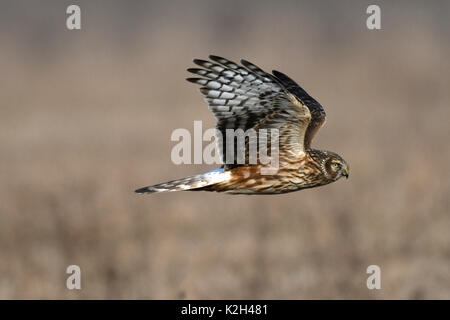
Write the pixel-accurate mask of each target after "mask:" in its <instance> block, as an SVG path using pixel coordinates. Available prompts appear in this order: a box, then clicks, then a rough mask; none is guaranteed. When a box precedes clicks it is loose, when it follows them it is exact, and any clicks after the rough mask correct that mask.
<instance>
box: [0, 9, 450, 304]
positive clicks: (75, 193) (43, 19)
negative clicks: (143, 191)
mask: <svg viewBox="0 0 450 320" xmlns="http://www.w3.org/2000/svg"><path fill="white" fill-rule="evenodd" d="M70 4H77V5H79V6H80V7H81V30H74V31H69V30H67V28H66V18H67V16H68V15H67V14H66V8H67V6H68V5H70ZM370 4H372V1H339V2H338V1H297V0H296V1H232V0H228V1H206V0H205V1H133V2H125V1H60V0H58V1H56V0H55V1H39V2H37V1H36V2H30V1H12V0H11V1H9V0H7V1H2V2H1V3H0V44H1V50H0V65H1V69H0V70H1V77H0V181H1V183H0V298H3V299H5V298H17V299H30V298H31V299H41V298H43V299H50V298H63V299H81V298H84V299H103V298H106V299H112V298H117V299H128V298H136V299H184V298H186V299H198V298H202V299H242V298H250V299H260V298H264V299H314V298H319V299H322V298H327V299H337V298H344V299H347V298H354V299H387V298H393V299H400V298H405V299H431V298H436V299H449V298H450V275H449V270H450V268H449V267H450V246H449V244H450V233H449V230H450V210H449V206H450V197H449V193H450V170H449V159H450V148H449V136H450V129H449V120H448V119H449V117H450V109H449V105H450V90H449V84H450V60H449V56H450V50H449V49H450V40H449V39H450V36H449V31H450V19H449V16H450V3H449V2H448V1H395V2H394V1H376V4H378V5H379V6H380V7H381V26H382V30H379V31H371V30H368V29H367V27H366V19H367V17H368V14H366V9H367V7H368V6H369V5H370ZM208 54H216V55H221V56H224V57H227V58H229V59H231V60H235V61H239V59H240V58H244V59H247V60H250V61H252V62H254V63H255V64H257V65H258V66H260V67H261V68H263V69H265V70H267V71H271V70H272V69H277V70H280V71H282V72H284V73H286V74H288V75H289V76H291V77H292V78H293V79H295V80H296V81H297V82H298V83H299V84H300V85H302V86H303V87H304V88H305V89H306V90H307V91H308V92H309V93H310V94H311V95H312V96H313V97H315V98H316V99H317V100H318V101H319V102H321V104H322V105H323V106H324V107H325V109H326V112H327V123H326V125H325V126H324V127H323V128H322V130H321V131H320V132H319V134H318V136H317V137H316V139H315V143H314V146H315V147H316V148H321V149H328V150H332V151H336V152H338V153H339V154H341V155H342V156H343V157H344V158H345V159H346V160H347V161H348V163H349V164H350V168H351V170H350V179H348V180H340V181H338V182H337V183H334V184H331V185H328V186H325V187H321V188H317V189H310V190H304V191H300V192H296V193H291V194H286V195H277V196H231V195H224V194H216V193H203V192H198V193H197V192H192V193H189V192H185V193H183V192H180V193H170V194H156V195H148V196H139V195H136V194H134V193H133V191H134V190H135V189H136V188H138V187H142V186H145V185H149V184H153V183H158V182H163V181H166V180H171V179H175V178H180V177H184V176H187V175H190V174H195V173H199V172H202V171H205V170H208V169H212V168H214V167H212V166H206V165H180V166H177V165H174V164H173V163H172V162H171V159H170V152H171V149H172V147H173V146H174V145H175V144H176V143H175V142H171V141H170V136H171V133H172V131H173V130H174V129H177V128H187V129H189V130H192V129H193V121H194V120H202V121H203V128H204V129H206V128H209V127H213V126H214V123H215V121H214V118H213V115H212V114H211V113H210V112H209V111H208V109H207V105H206V103H205V102H204V101H203V98H202V96H201V94H200V93H199V92H198V91H197V88H196V86H195V85H192V84H189V83H188V82H186V81H185V80H184V78H186V77H187V76H189V74H188V73H187V72H186V71H185V70H186V69H187V68H189V67H192V66H193V64H192V59H193V58H206V57H207V55H208ZM71 264H75V265H78V266H80V268H81V286H82V290H73V291H70V290H68V289H67V288H66V278H67V277H68V275H67V274H66V273H65V271H66V268H67V266H68V265H71ZM372 264H375V265H378V266H380V268H381V285H382V288H381V290H368V289H367V287H366V279H367V277H368V276H369V275H368V274H366V268H367V267H368V266H369V265H372Z"/></svg>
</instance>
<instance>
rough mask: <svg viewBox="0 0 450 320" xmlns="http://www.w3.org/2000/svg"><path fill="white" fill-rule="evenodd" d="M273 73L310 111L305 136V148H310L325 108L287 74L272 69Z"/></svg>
mask: <svg viewBox="0 0 450 320" xmlns="http://www.w3.org/2000/svg"><path fill="white" fill-rule="evenodd" d="M272 73H273V75H274V76H275V77H276V78H277V80H278V81H279V82H280V83H281V84H282V85H283V86H284V88H285V89H286V90H288V91H289V92H290V93H292V94H293V95H294V96H295V97H296V98H297V99H298V100H300V101H301V102H302V103H303V104H304V105H306V106H307V107H308V109H309V111H310V112H311V122H310V124H309V126H308V129H307V130H306V136H305V148H306V149H310V148H311V142H312V139H313V138H314V136H315V135H316V133H317V131H319V129H320V128H321V127H322V126H323V124H324V123H325V116H326V114H325V110H324V109H323V107H322V105H321V104H320V103H318V102H317V101H316V100H314V98H313V97H311V96H310V95H309V94H308V93H307V92H306V91H305V90H303V88H301V87H300V86H299V85H298V84H297V83H296V82H295V81H294V80H292V79H291V78H289V77H288V76H287V75H285V74H283V73H281V72H279V71H276V70H274V71H272Z"/></svg>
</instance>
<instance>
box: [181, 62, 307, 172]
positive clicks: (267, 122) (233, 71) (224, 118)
mask: <svg viewBox="0 0 450 320" xmlns="http://www.w3.org/2000/svg"><path fill="white" fill-rule="evenodd" d="M209 58H210V59H211V60H212V61H205V60H199V59H195V60H194V63H195V64H197V65H199V66H200V67H202V68H191V69H188V71H189V72H191V73H193V74H196V75H199V76H201V77H199V78H188V79H187V80H188V81H190V82H193V83H197V84H200V85H202V87H201V88H200V92H201V93H202V94H203V95H204V96H205V99H206V101H207V102H208V105H209V109H210V110H211V111H212V112H213V114H214V116H215V117H216V119H217V125H216V128H217V129H218V130H219V131H220V132H221V133H222V137H223V138H224V139H225V138H226V129H233V130H237V129H242V130H243V131H244V132H245V131H247V130H248V129H250V128H253V129H255V130H256V131H259V130H260V129H268V131H269V130H270V129H278V130H279V131H278V132H279V139H280V153H282V151H285V152H287V153H288V154H291V155H293V156H297V157H298V156H299V155H300V154H301V153H303V152H304V151H305V135H306V132H307V128H308V125H309V123H310V120H311V113H310V110H309V109H308V107H307V106H306V105H305V104H304V103H303V102H302V101H301V100H300V99H299V98H298V97H296V96H295V94H293V93H292V92H289V90H288V89H287V88H286V87H285V85H284V84H283V83H282V82H281V81H280V80H279V79H277V78H276V77H275V76H273V75H271V74H268V73H266V72H264V71H263V70H261V69H260V68H258V67H257V66H255V65H254V64H252V63H250V62H248V61H245V60H241V63H242V66H240V65H238V64H236V63H234V62H232V61H229V60H227V59H224V58H221V57H217V56H210V57H209ZM233 142H234V143H236V141H233ZM227 144H228V143H221V141H218V147H219V153H220V156H221V159H222V161H223V163H225V164H226V168H232V167H234V166H236V165H237V163H236V152H234V158H233V161H229V160H230V159H229V157H230V155H228V159H227V152H226V149H227ZM237 147H239V146H237ZM247 147H248V146H246V148H247ZM282 149H283V150H282ZM234 150H236V145H235V148H234ZM247 152H248V150H247Z"/></svg>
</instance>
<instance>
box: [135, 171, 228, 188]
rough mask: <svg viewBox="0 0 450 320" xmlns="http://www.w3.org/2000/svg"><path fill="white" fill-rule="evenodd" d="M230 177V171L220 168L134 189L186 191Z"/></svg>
mask: <svg viewBox="0 0 450 320" xmlns="http://www.w3.org/2000/svg"><path fill="white" fill-rule="evenodd" d="M229 179H230V172H224V170H223V169H222V168H218V169H215V170H213V171H209V172H206V173H201V174H197V175H195V176H190V177H186V178H182V179H177V180H172V181H168V182H164V183H159V184H155V185H152V186H148V187H144V188H140V189H137V190H135V192H136V193H139V194H145V193H156V192H171V191H188V190H195V189H199V188H203V187H206V186H210V185H213V184H216V183H220V182H224V181H227V180H229Z"/></svg>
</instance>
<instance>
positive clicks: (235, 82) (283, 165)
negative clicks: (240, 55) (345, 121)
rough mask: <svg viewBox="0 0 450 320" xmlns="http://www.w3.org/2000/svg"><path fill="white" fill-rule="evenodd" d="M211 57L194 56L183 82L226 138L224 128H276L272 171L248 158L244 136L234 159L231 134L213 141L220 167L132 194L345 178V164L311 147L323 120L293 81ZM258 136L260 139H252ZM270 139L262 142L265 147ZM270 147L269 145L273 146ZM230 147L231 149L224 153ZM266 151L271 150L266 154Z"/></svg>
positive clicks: (244, 189)
mask: <svg viewBox="0 0 450 320" xmlns="http://www.w3.org/2000/svg"><path fill="white" fill-rule="evenodd" d="M210 59H211V60H212V61H205V60H198V59H195V60H194V63H196V64H197V65H199V66H200V67H202V68H192V69H188V71H189V72H191V73H193V74H196V75H198V76H200V77H197V78H188V79H187V80H188V81H190V82H193V83H196V84H200V85H201V86H202V87H201V88H200V91H201V93H202V94H204V95H205V99H206V101H207V102H208V105H209V109H210V110H211V111H212V112H213V113H214V116H215V117H216V118H217V125H216V129H217V130H218V132H219V134H220V135H221V136H223V137H226V133H227V129H233V130H238V129H241V130H243V131H245V132H248V131H247V130H249V129H252V130H254V131H255V132H257V133H260V132H263V131H264V130H267V131H268V132H269V136H270V132H272V131H276V133H278V136H279V148H278V149H277V151H278V161H279V163H278V170H275V171H273V172H272V173H271V174H267V173H265V172H263V171H262V170H264V169H267V168H269V166H270V164H263V161H260V160H261V159H260V157H261V155H260V150H259V149H258V150H257V157H256V158H257V162H256V163H251V162H250V161H249V150H250V144H251V143H255V141H258V140H252V139H251V138H249V137H246V140H245V146H244V149H245V150H243V152H245V162H244V163H243V164H240V163H239V161H238V160H237V159H238V158H237V153H238V152H236V151H239V147H240V146H239V145H237V142H236V140H235V139H234V138H233V139H232V140H231V141H229V140H225V143H221V140H219V141H218V150H219V153H220V156H221V159H222V161H223V163H224V165H223V166H222V167H221V168H219V169H216V170H213V171H210V172H207V173H204V174H199V175H195V176H192V177H188V178H183V179H178V180H174V181H170V182H165V183H162V184H158V185H153V186H149V187H145V188H141V189H138V190H136V192H137V193H153V192H162V191H180V190H193V191H217V192H226V193H230V194H279V193H287V192H293V191H297V190H301V189H305V188H312V187H317V186H322V185H326V184H328V183H331V182H334V181H336V180H338V179H339V178H341V177H347V178H348V174H349V171H348V170H349V167H348V165H347V163H346V162H345V161H344V159H342V157H340V156H339V155H337V154H336V153H334V152H330V151H322V150H315V149H312V148H311V142H312V139H313V138H314V136H315V134H316V133H317V131H318V130H319V129H320V128H321V127H322V126H323V124H324V122H325V111H324V109H323V108H322V106H321V105H320V104H319V103H318V102H317V101H316V100H314V99H313V98H312V97H311V96H309V95H308V94H307V93H306V91H305V90H303V89H302V88H301V87H300V86H299V85H298V84H297V83H295V82H294V81H293V80H292V79H290V78H289V77H288V76H286V75H284V74H283V73H281V72H278V71H273V73H272V74H268V73H266V72H264V71H263V70H261V69H260V68H259V67H257V66H255V65H254V64H252V63H250V62H248V61H245V60H241V63H242V66H239V65H238V64H236V63H234V62H232V61H229V60H227V59H224V58H221V57H217V56H210ZM258 139H260V138H259V137H258ZM272 143H274V142H273V141H271V140H270V139H269V140H268V145H267V149H268V150H270V148H271V146H272ZM274 146H275V144H274ZM227 150H228V151H230V150H233V151H235V152H227ZM270 155H272V154H270Z"/></svg>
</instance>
